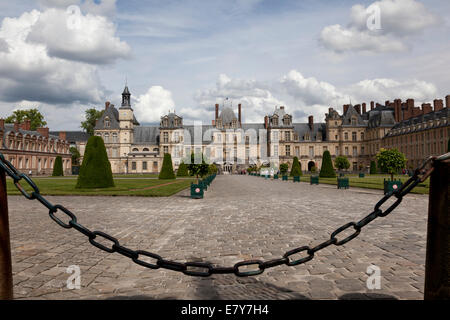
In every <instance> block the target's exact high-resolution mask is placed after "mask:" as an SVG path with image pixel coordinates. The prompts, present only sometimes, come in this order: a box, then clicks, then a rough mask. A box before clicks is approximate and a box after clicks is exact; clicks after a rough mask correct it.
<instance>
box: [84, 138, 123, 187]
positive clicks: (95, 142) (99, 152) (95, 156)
mask: <svg viewBox="0 0 450 320" xmlns="http://www.w3.org/2000/svg"><path fill="white" fill-rule="evenodd" d="M109 187H114V180H113V176H112V171H111V163H110V162H109V160H108V155H107V154H106V148H105V144H104V142H103V139H102V138H101V137H97V136H92V137H90V138H89V140H88V143H87V145H86V151H85V152H84V157H83V163H82V164H81V167H80V174H79V175H78V180H77V185H76V188H109Z"/></svg>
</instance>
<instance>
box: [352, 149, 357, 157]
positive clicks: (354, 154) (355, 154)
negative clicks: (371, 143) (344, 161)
mask: <svg viewBox="0 0 450 320" xmlns="http://www.w3.org/2000/svg"><path fill="white" fill-rule="evenodd" d="M353 156H354V157H356V156H358V148H357V147H353Z"/></svg>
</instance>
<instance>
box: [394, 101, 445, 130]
mask: <svg viewBox="0 0 450 320" xmlns="http://www.w3.org/2000/svg"><path fill="white" fill-rule="evenodd" d="M449 117H450V112H449V111H448V108H445V109H442V110H439V111H433V112H430V113H427V114H422V115H420V116H417V117H414V118H410V119H408V120H403V121H401V122H399V123H397V124H396V125H395V126H393V127H392V129H391V130H390V131H389V132H388V133H387V134H386V136H393V135H396V133H394V132H393V130H395V129H401V128H405V127H409V126H411V125H415V124H419V123H424V122H427V121H429V120H435V119H442V118H447V119H448V118H449ZM448 126H450V122H448V121H447V123H441V124H440V125H439V126H438V127H448ZM428 129H429V128H423V127H422V128H421V129H416V130H415V131H423V130H428Z"/></svg>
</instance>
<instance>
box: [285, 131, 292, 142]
mask: <svg viewBox="0 0 450 320" xmlns="http://www.w3.org/2000/svg"><path fill="white" fill-rule="evenodd" d="M284 139H285V140H286V141H291V132H290V131H286V132H285V133H284Z"/></svg>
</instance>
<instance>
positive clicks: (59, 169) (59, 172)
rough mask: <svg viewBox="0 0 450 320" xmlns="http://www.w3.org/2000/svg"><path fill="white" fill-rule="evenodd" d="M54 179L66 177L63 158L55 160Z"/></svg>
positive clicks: (58, 157) (59, 157)
mask: <svg viewBox="0 0 450 320" xmlns="http://www.w3.org/2000/svg"><path fill="white" fill-rule="evenodd" d="M52 176H53V177H62V176H64V170H63V164H62V158H61V156H57V157H56V159H55V164H54V165H53V174H52Z"/></svg>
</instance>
